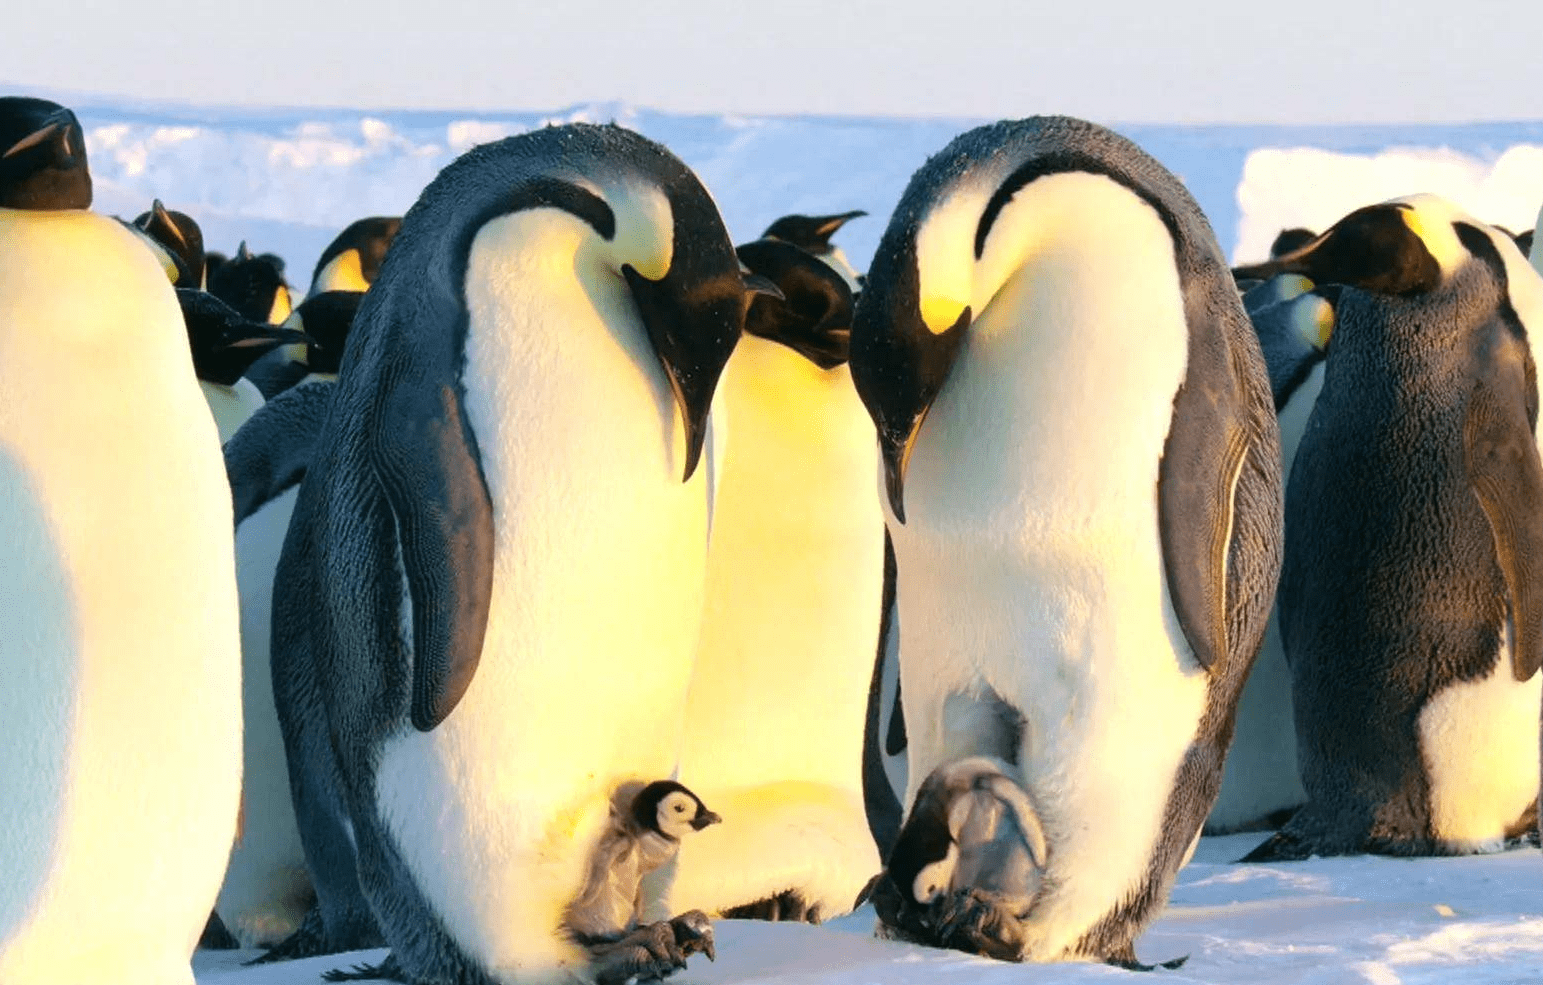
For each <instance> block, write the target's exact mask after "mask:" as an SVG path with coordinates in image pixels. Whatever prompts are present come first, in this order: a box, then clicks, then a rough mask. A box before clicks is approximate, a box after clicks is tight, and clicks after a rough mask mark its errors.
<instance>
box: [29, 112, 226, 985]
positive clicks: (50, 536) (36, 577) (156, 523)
mask: <svg viewBox="0 0 1543 985" xmlns="http://www.w3.org/2000/svg"><path fill="white" fill-rule="evenodd" d="M90 204H91V178H90V174H89V172H88V170H87V164H86V148H85V143H84V137H83V134H82V133H81V129H80V125H79V124H78V122H77V121H76V119H75V117H74V115H73V114H72V113H70V112H69V111H68V110H66V109H63V108H62V107H60V106H58V105H56V104H54V103H50V102H45V101H43V100H38V99H27V98H19V97H5V98H0V298H3V299H5V306H6V311H7V316H6V318H5V319H4V320H3V321H0V502H3V503H4V504H5V510H4V514H3V516H0V548H3V550H4V551H5V554H6V556H7V557H9V558H12V559H16V558H25V559H27V563H25V564H17V563H11V564H6V565H0V598H4V599H6V600H7V608H6V611H5V612H4V613H3V615H0V622H3V631H0V673H3V675H4V677H5V680H6V684H5V686H4V687H0V722H3V723H4V724H3V728H4V730H5V733H6V736H5V741H3V742H0V789H3V790H4V791H5V793H4V795H3V796H0V869H3V870H4V877H3V878H0V981H4V982H7V983H16V985H29V983H54V982H109V981H110V982H115V983H124V985H165V983H168V982H182V983H188V985H191V982H192V981H193V977H192V970H191V968H190V965H189V959H190V957H191V955H192V952H193V948H194V944H195V943H196V941H197V940H198V937H199V932H200V931H201V930H202V929H203V927H204V924H205V921H206V919H207V918H208V916H209V912H210V909H211V907H212V905H213V903H214V896H215V891H216V890H217V889H218V887H219V881H220V873H221V872H222V871H223V870H224V866H225V859H226V856H227V854H228V852H229V850H230V844H231V839H232V838H233V837H234V834H235V827H236V810H237V795H238V787H239V784H240V776H241V767H240V762H241V719H240V710H239V709H240V681H239V678H238V674H239V665H238V664H237V662H236V654H237V652H238V646H239V641H238V639H237V620H236V589H235V579H234V578H233V576H232V571H233V570H234V564H233V561H232V557H231V540H230V527H229V524H230V496H229V492H228V491H227V489H226V488H225V483H224V479H223V477H222V475H221V471H220V467H219V443H218V440H217V438H216V435H215V428H214V423H213V421H212V420H210V418H209V414H208V412H207V410H205V408H204V402H203V398H202V397H201V396H200V394H199V391H198V387H197V385H196V383H195V382H194V376H193V367H192V362H191V360H190V358H189V355H188V348H187V343H186V341H185V340H186V335H185V334H184V331H183V325H182V318H181V315H180V313H179V312H178V310H177V302H176V298H175V296H174V294H173V292H172V287H171V285H170V284H169V283H168V281H167V278H166V275H165V273H164V271H163V270H162V269H161V267H160V265H159V262H158V260H157V258H156V257H155V256H154V255H153V254H152V252H151V250H150V249H148V248H147V247H146V246H145V244H144V241H143V240H142V239H141V238H140V237H139V235H138V234H136V233H135V232H133V231H131V230H130V229H128V228H127V227H126V226H125V225H123V224H120V223H119V222H117V221H116V220H113V219H109V218H106V217H104V216H99V215H96V214H94V213H92V212H90V211H87V210H88V208H89V206H90ZM66 261H67V262H66ZM147 894H148V895H147ZM83 938H87V940H83Z"/></svg>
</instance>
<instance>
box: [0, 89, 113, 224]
mask: <svg viewBox="0 0 1543 985" xmlns="http://www.w3.org/2000/svg"><path fill="white" fill-rule="evenodd" d="M90 207H91V171H90V169H89V168H87V166H86V136H85V134H84V133H83V132H82V130H81V128H80V121H79V120H77V119H76V118H75V114H74V113H72V112H70V111H69V110H67V109H65V108H64V107H63V106H60V105H59V104H58V103H51V102H49V101H48V100H46V99H32V98H30V97H27V96H5V97H0V208H7V209H31V210H37V211H57V210H62V209H88V208H90Z"/></svg>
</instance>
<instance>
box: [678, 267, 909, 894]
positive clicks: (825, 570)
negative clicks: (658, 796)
mask: <svg viewBox="0 0 1543 985" xmlns="http://www.w3.org/2000/svg"><path fill="white" fill-rule="evenodd" d="M738 255H739V258H740V260H741V261H742V262H743V263H744V264H745V265H746V266H747V267H748V268H749V269H750V270H752V271H753V272H755V273H756V274H759V275H762V276H765V277H767V278H768V279H770V280H771V281H772V282H773V283H774V284H775V285H776V286H777V288H778V289H779V290H780V291H781V293H782V294H783V297H781V298H777V297H765V296H763V297H757V298H756V299H755V300H754V302H753V303H752V305H751V307H750V312H749V315H748V317H747V318H746V322H745V333H746V334H745V336H744V337H743V338H742V339H741V340H740V342H739V345H738V346H737V347H736V348H735V350H734V355H733V356H732V358H730V359H729V363H728V366H727V368H725V370H724V373H723V380H722V382H721V383H720V384H719V387H718V396H717V398H716V412H717V413H721V414H722V415H723V416H724V419H725V420H726V421H727V424H728V431H729V441H728V442H727V444H726V446H725V450H724V452H723V460H722V465H721V468H720V471H719V475H718V480H717V483H716V487H715V495H714V507H713V518H712V539H711V546H710V548H709V551H708V562H707V601H706V605H705V606H704V609H703V623H702V642H701V648H700V650H699V652H698V655H697V660H696V668H695V670H694V671H693V673H692V678H691V696H690V703H689V704H688V706H687V712H686V730H685V735H684V739H683V745H682V752H681V767H680V768H681V775H682V776H689V777H691V781H692V786H693V788H694V789H696V790H698V791H699V792H701V794H702V796H703V797H704V798H706V799H707V800H708V801H709V802H710V803H712V804H714V805H715V806H717V807H719V808H720V809H721V810H723V812H724V814H725V816H728V817H731V818H733V822H734V823H733V824H726V825H723V826H722V827H719V828H714V829H713V830H711V831H708V832H705V833H703V834H702V835H701V836H700V837H697V838H693V839H692V840H691V842H690V843H689V844H688V845H686V846H685V848H683V849H682V851H681V855H680V860H679V864H678V866H677V868H676V870H675V877H674V882H673V884H672V887H671V892H670V901H671V909H673V910H685V909H702V910H706V911H708V912H710V913H718V914H721V915H723V916H727V917H754V918H761V919H782V920H811V921H818V920H820V919H822V918H824V917H831V916H838V915H840V914H843V913H846V912H847V911H848V910H850V909H852V907H853V906H854V905H855V903H856V900H857V897H858V895H859V893H860V892H861V890H862V888H863V886H864V885H865V884H866V883H867V882H868V881H869V880H870V879H872V878H873V876H874V874H875V873H877V872H878V871H879V868H880V860H879V857H878V853H877V852H876V850H875V846H874V843H873V838H872V836H871V835H870V834H869V831H868V823H867V818H866V815H865V813H864V810H863V790H862V741H863V716H864V714H865V711H866V706H867V700H868V680H869V676H870V675H871V673H872V670H873V659H874V651H875V647H876V645H877V640H878V633H879V615H880V612H879V607H880V596H881V594H882V592H883V581H882V579H883V562H884V518H883V514H882V513H881V512H880V507H879V500H878V490H877V487H876V486H875V484H874V477H875V476H876V475H877V474H878V467H879V462H878V447H877V445H876V443H875V441H874V433H873V422H872V421H871V420H870V419H869V417H868V414H867V412H866V411H865V410H864V409H863V405H862V403H861V402H860V401H859V400H858V399H857V392H856V390H854V389H853V387H852V378H851V373H850V371H849V370H848V369H847V366H846V357H847V349H848V344H849V339H850V329H851V323H852V294H851V291H850V290H848V288H847V286H846V283H845V281H844V280H843V279H842V278H841V276H840V275H839V274H837V273H836V271H834V270H833V269H831V268H830V267H829V266H827V265H826V264H825V263H823V262H821V261H820V260H818V259H816V258H815V257H813V256H811V255H810V254H808V253H806V252H805V251H803V250H802V249H799V248H798V247H796V246H793V245H792V244H790V243H785V242H779V241H776V240H758V241H756V242H753V243H748V244H745V245H744V246H741V247H739V249H738Z"/></svg>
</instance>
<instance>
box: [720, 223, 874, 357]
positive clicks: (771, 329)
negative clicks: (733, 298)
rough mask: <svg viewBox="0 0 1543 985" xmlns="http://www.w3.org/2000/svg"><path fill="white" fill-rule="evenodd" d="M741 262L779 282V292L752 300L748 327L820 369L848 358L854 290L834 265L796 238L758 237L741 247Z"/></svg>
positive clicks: (747, 320) (771, 280)
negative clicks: (801, 245) (789, 240)
mask: <svg viewBox="0 0 1543 985" xmlns="http://www.w3.org/2000/svg"><path fill="white" fill-rule="evenodd" d="M736 252H737V253H738V254H739V259H740V262H742V263H743V264H744V265H745V266H746V267H747V268H749V269H750V270H751V271H753V272H754V273H756V274H759V275H761V276H762V277H765V278H766V279H767V280H768V281H770V282H771V283H772V284H774V285H776V287H777V291H778V294H779V295H780V296H773V295H769V294H768V295H764V296H760V297H756V298H755V299H753V300H752V301H751V302H750V312H749V314H748V315H747V316H746V318H745V331H747V332H749V333H750V334H751V335H757V336H760V337H761V338H764V339H771V340H772V341H774V342H781V343H782V344H783V345H785V346H787V347H788V348H790V349H792V350H794V351H795V352H797V353H799V354H800V355H802V356H804V357H805V358H806V359H808V360H809V361H810V362H812V363H814V364H815V365H816V366H818V367H820V368H821V369H834V368H835V367H837V366H839V365H841V364H842V363H844V362H846V360H847V356H848V354H849V352H850V349H851V341H852V305H853V300H852V290H851V288H849V287H848V286H847V282H846V281H845V280H844V279H843V278H842V277H841V275H840V274H838V273H836V271H835V270H833V269H832V268H831V267H830V266H829V265H827V264H826V263H824V262H823V261H821V260H819V259H816V258H815V257H814V256H812V255H810V254H809V253H808V252H807V251H805V250H803V249H801V248H799V247H797V246H794V245H793V244H791V243H785V242H781V241H779V240H774V239H759V240H756V241H755V242H753V243H746V244H745V245H743V246H740V247H738V248H737V250H736Z"/></svg>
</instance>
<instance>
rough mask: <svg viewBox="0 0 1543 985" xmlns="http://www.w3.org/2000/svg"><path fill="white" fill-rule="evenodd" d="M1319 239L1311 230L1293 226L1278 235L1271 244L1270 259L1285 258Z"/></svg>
mask: <svg viewBox="0 0 1543 985" xmlns="http://www.w3.org/2000/svg"><path fill="white" fill-rule="evenodd" d="M1317 238H1318V234H1317V233H1315V232H1313V231H1312V230H1311V229H1305V228H1303V227H1302V226H1293V227H1291V228H1290V229H1282V230H1281V231H1280V232H1279V233H1277V234H1276V236H1275V239H1274V241H1273V242H1271V243H1270V257H1271V258H1272V259H1273V258H1275V257H1279V256H1285V255H1286V254H1287V253H1290V252H1292V251H1293V250H1298V249H1301V248H1302V247H1304V246H1306V245H1307V244H1308V243H1311V242H1312V241H1313V240H1315V239H1317Z"/></svg>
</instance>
